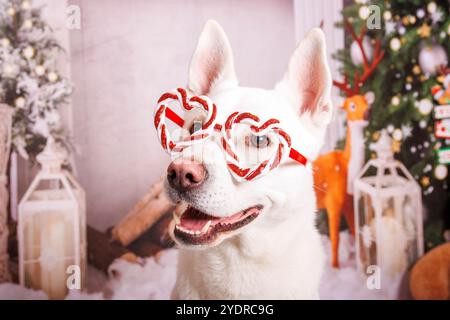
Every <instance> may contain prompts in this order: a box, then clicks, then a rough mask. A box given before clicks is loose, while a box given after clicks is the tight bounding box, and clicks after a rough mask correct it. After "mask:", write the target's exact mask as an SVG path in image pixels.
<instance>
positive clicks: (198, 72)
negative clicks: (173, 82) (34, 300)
mask: <svg viewBox="0 0 450 320" xmlns="http://www.w3.org/2000/svg"><path fill="white" fill-rule="evenodd" d="M268 50H269V49H268ZM330 90H331V75H330V71H329V67H328V64H327V58H326V50H325V38H324V34H323V32H322V31H321V30H320V29H313V30H312V31H310V32H309V33H308V35H307V36H306V38H305V39H304V40H303V41H302V42H301V43H300V45H299V46H298V48H297V49H296V51H295V53H294V55H293V57H292V58H291V60H290V62H289V66H288V70H287V72H286V74H285V76H284V78H283V79H282V80H281V82H279V83H278V84H277V85H276V86H275V88H274V89H273V90H263V89H257V88H246V87H241V86H239V85H238V81H237V79H236V75H235V71H234V66H233V56H232V52H231V48H230V45H229V42H228V39H227V37H226V35H225V33H224V31H223V30H222V28H221V27H220V26H219V25H218V24H217V23H216V22H215V21H208V22H207V23H206V26H205V27H204V29H203V31H202V33H201V36H200V39H199V42H198V45H197V49H196V51H195V53H194V55H193V58H192V61H191V66H190V71H189V88H188V92H189V91H190V93H191V94H194V95H198V96H207V97H209V98H210V99H211V101H212V102H214V103H215V105H216V106H217V120H216V121H217V123H221V124H224V123H225V122H226V120H227V118H228V117H229V116H230V114H232V113H233V112H235V111H239V112H249V113H252V114H254V115H257V116H258V117H259V119H261V120H262V122H261V123H263V122H264V121H266V120H268V119H271V118H275V119H277V120H279V122H280V123H279V125H277V127H281V128H282V129H283V130H284V131H285V132H286V133H288V134H289V135H290V138H291V142H292V148H295V150H297V151H298V153H300V154H301V155H303V156H304V157H305V158H306V159H307V163H306V164H303V165H302V164H300V163H298V162H296V161H294V160H292V159H284V160H285V161H283V162H282V163H281V164H280V166H279V167H277V168H276V169H274V170H271V171H270V172H268V173H267V174H265V175H263V176H261V177H258V178H259V179H250V177H249V179H247V180H248V181H247V180H245V179H244V181H242V179H236V178H235V177H234V176H233V174H232V173H233V172H231V170H230V166H227V161H226V160H225V159H226V156H224V154H225V152H224V149H223V148H222V146H221V143H222V142H221V140H220V137H212V138H210V139H208V140H205V141H203V142H202V144H201V148H200V149H201V150H202V151H201V152H198V149H199V148H194V147H191V148H190V149H188V150H185V152H184V153H183V156H181V157H178V158H177V159H175V160H174V161H173V162H172V163H171V164H170V166H169V167H168V174H167V179H166V190H167V192H168V194H169V196H170V197H171V199H172V200H173V201H175V202H180V201H183V202H184V203H186V205H187V208H186V210H185V211H184V212H181V213H176V214H175V215H174V220H173V221H172V224H171V227H170V229H171V230H170V232H171V235H172V236H173V238H174V240H175V241H176V242H177V244H178V245H179V246H180V254H179V265H178V274H177V281H176V285H175V288H174V290H173V293H172V298H174V299H317V298H318V289H319V282H320V278H321V274H322V267H323V260H324V256H323V252H322V246H321V242H320V239H319V234H318V232H317V230H316V227H315V210H316V198H315V194H314V190H313V176H312V171H311V165H310V163H311V161H312V160H313V159H314V158H315V157H316V156H317V154H318V152H319V149H320V147H321V145H322V143H323V139H324V134H325V130H326V126H327V124H328V123H329V121H330V118H331V113H332V106H331V103H330ZM201 114H202V113H201V112H200V113H199V112H193V113H192V115H186V116H185V119H184V125H183V126H184V127H185V128H186V129H188V130H190V132H191V133H193V132H195V131H196V130H197V129H198V128H197V129H196V128H195V127H196V125H198V121H203V120H205V119H203V120H202V118H201V117H202V116H201ZM200 126H201V123H200ZM219 129H220V127H219ZM218 131H220V130H218ZM233 141H234V143H235V144H236V147H235V149H234V150H235V151H236V152H237V151H239V150H240V149H241V147H245V148H247V149H246V150H247V151H249V153H250V154H256V155H258V159H265V158H267V157H269V156H270V155H271V154H274V152H276V150H277V147H278V146H279V144H281V142H280V141H281V138H280V137H279V136H277V134H275V133H274V132H268V133H266V134H264V135H256V134H253V133H252V132H251V131H250V132H249V131H248V130H244V129H242V128H240V129H237V130H235V131H234V133H233ZM284 142H286V141H284ZM284 147H285V148H286V146H284ZM191 149H192V150H191ZM194 149H195V150H194ZM250 158H251V157H250ZM246 161H249V162H252V161H255V160H254V159H253V160H252V159H250V160H246ZM256 161H258V160H256ZM247 165H248V163H247Z"/></svg>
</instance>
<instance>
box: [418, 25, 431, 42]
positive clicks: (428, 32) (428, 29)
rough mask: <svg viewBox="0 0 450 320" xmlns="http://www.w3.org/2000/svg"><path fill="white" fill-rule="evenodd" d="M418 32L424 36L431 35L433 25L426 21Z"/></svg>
mask: <svg viewBox="0 0 450 320" xmlns="http://www.w3.org/2000/svg"><path fill="white" fill-rule="evenodd" d="M417 34H418V35H419V36H421V37H422V38H427V37H429V36H430V35H431V27H430V26H429V25H428V24H426V23H424V24H423V25H422V26H421V27H420V28H419V29H417Z"/></svg>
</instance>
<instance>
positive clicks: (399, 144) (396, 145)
mask: <svg viewBox="0 0 450 320" xmlns="http://www.w3.org/2000/svg"><path fill="white" fill-rule="evenodd" d="M391 147H392V151H394V153H399V152H400V150H401V148H402V142H401V141H397V140H392V144H391Z"/></svg>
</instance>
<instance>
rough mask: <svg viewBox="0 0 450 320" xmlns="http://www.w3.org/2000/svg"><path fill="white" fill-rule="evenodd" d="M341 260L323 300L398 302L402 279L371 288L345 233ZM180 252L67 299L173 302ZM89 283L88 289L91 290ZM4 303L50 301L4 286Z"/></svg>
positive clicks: (114, 273) (114, 268)
mask: <svg viewBox="0 0 450 320" xmlns="http://www.w3.org/2000/svg"><path fill="white" fill-rule="evenodd" d="M340 239H341V240H340V242H341V243H340V246H339V250H340V251H339V259H340V261H341V268H340V269H334V268H332V267H331V264H330V262H329V261H327V263H326V268H325V271H324V275H323V278H322V282H321V287H320V298H321V299H397V298H398V297H399V286H400V283H401V278H400V276H398V277H396V278H392V277H388V276H386V275H382V277H381V282H380V289H372V290H370V289H369V288H368V287H367V284H366V282H367V276H365V275H364V274H362V273H360V272H358V271H357V270H356V266H355V265H356V263H355V253H354V249H353V248H354V243H353V238H352V237H351V236H350V235H349V234H348V232H341V238H340ZM323 244H324V250H325V251H326V252H327V256H328V258H329V252H331V250H330V241H329V240H328V238H326V237H323ZM177 259H178V251H177V250H176V249H170V250H167V251H165V252H164V253H163V254H162V255H161V256H160V257H159V258H158V261H157V260H155V259H154V258H149V259H146V260H145V261H144V263H143V264H142V265H138V264H131V263H128V262H125V261H122V260H117V261H116V262H114V263H113V264H112V265H111V267H110V276H109V279H106V277H104V276H103V275H102V274H101V273H100V272H98V271H97V272H93V271H92V270H90V272H91V274H90V275H89V276H88V282H89V283H90V284H91V287H92V283H96V284H95V286H96V287H97V288H98V287H100V289H98V290H97V292H92V291H91V290H90V291H91V292H90V293H87V292H74V291H72V292H71V293H70V294H69V296H68V297H67V299H169V297H170V292H171V290H172V287H173V286H174V284H175V278H176V265H177ZM89 283H88V287H89ZM0 299H46V295H45V294H44V293H43V292H41V291H34V290H30V289H24V288H22V287H20V286H18V285H14V284H2V285H0Z"/></svg>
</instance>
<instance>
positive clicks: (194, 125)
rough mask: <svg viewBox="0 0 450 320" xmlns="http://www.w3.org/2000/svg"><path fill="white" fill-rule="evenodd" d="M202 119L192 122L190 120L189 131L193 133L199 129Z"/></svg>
mask: <svg viewBox="0 0 450 320" xmlns="http://www.w3.org/2000/svg"><path fill="white" fill-rule="evenodd" d="M202 125H203V123H202V121H201V120H194V122H192V125H191V127H190V128H189V133H190V134H193V133H194V132H196V131H198V130H200V129H201V128H202Z"/></svg>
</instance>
